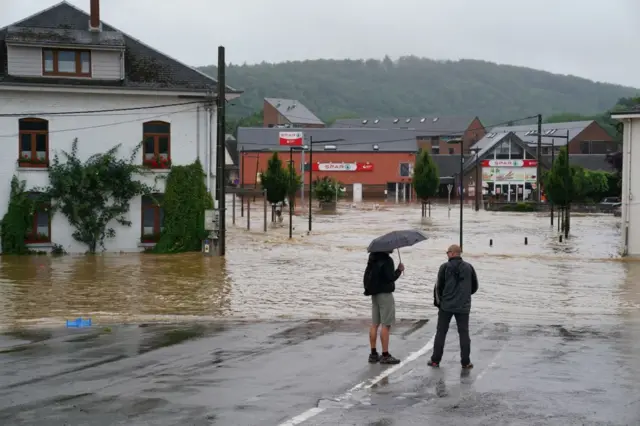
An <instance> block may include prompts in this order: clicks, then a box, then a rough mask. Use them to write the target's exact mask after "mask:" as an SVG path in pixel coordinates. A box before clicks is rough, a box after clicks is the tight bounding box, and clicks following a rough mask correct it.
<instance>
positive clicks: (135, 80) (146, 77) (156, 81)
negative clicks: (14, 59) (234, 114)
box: [0, 1, 241, 93]
mask: <svg viewBox="0 0 640 426" xmlns="http://www.w3.org/2000/svg"><path fill="white" fill-rule="evenodd" d="M88 26H89V15H88V14H87V13H85V12H84V11H82V10H80V9H78V8H76V7H75V6H73V5H71V4H69V3H67V2H66V1H63V2H61V3H58V4H57V5H55V6H53V7H50V8H49V9H45V10H43V11H41V12H40V13H38V14H36V15H33V16H30V17H28V18H26V19H24V20H22V21H19V22H16V23H14V24H12V25H11V27H12V30H11V31H9V28H6V27H5V28H2V29H0V84H3V83H25V84H37V85H44V84H60V85H79V86H100V87H105V86H106V87H126V88H137V89H153V90H181V91H193V92H203V91H206V90H213V91H215V90H216V86H217V81H216V80H215V79H214V78H212V77H209V76H207V75H206V74H204V73H202V72H200V71H198V70H196V69H194V68H192V67H190V66H188V65H185V64H183V63H181V62H179V61H177V60H175V59H173V58H170V57H168V56H167V55H165V54H163V53H160V52H158V51H157V50H155V49H153V48H151V47H149V46H147V45H146V44H144V43H142V42H141V41H139V40H137V39H135V38H133V37H131V36H129V35H127V34H125V33H122V32H121V31H119V30H118V29H116V28H114V27H112V26H110V25H108V24H106V23H104V22H102V30H103V32H107V33H113V32H117V33H119V34H121V35H122V38H123V40H124V45H125V48H126V51H125V70H126V78H125V80H124V81H100V80H95V79H66V78H27V77H14V76H8V75H7V49H6V44H5V39H6V38H7V35H8V33H9V32H11V33H12V34H11V35H10V36H9V39H11V37H17V35H16V31H19V30H16V29H15V28H16V27H17V28H31V29H33V30H34V32H36V33H44V32H46V30H45V29H49V30H55V32H54V33H51V34H52V35H53V34H58V33H60V31H59V30H72V31H73V33H66V32H65V31H62V32H61V33H62V34H73V36H74V37H75V38H76V39H84V38H86V37H89V35H88V33H89V31H88ZM80 33H87V34H86V35H82V36H81V35H80ZM57 37H60V34H58V35H57ZM65 37H66V36H65ZM227 92H230V93H241V91H238V90H236V89H234V88H232V87H229V86H227Z"/></svg>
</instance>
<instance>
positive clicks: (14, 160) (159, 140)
mask: <svg viewBox="0 0 640 426" xmlns="http://www.w3.org/2000/svg"><path fill="white" fill-rule="evenodd" d="M87 2H89V0H87ZM90 8H91V13H90V14H87V13H85V12H83V11H82V10H80V9H78V8H76V7H75V6H72V5H71V4H69V3H67V2H62V3H59V4H57V5H55V6H53V7H51V8H49V9H46V10H43V11H42V12H39V13H37V14H35V15H33V16H30V17H28V18H26V19H24V20H22V21H19V22H16V23H14V24H12V25H10V26H8V27H5V28H2V29H0V142H1V143H2V145H3V146H4V147H5V150H4V153H3V155H2V156H0V217H1V215H4V213H5V212H6V209H7V205H8V201H9V190H10V185H9V182H10V181H11V178H12V176H14V175H16V176H17V177H18V178H19V179H21V180H25V181H26V182H27V188H34V187H39V186H46V184H47V183H48V172H47V164H48V161H49V160H50V159H51V158H53V156H54V154H55V153H56V152H57V151H59V150H69V149H70V148H71V144H72V142H73V140H74V139H75V138H77V139H78V146H79V148H78V152H79V154H80V156H81V157H83V158H87V157H89V156H90V155H92V154H96V153H103V152H105V151H107V150H108V149H109V148H111V147H113V146H115V145H116V144H121V145H122V147H121V149H120V151H119V152H120V154H121V155H122V156H127V157H129V156H130V154H131V152H132V150H133V149H134V148H135V147H136V146H138V145H139V144H140V142H141V141H144V143H143V147H142V149H141V151H140V153H139V156H140V157H139V158H140V163H141V164H142V163H143V162H144V161H145V159H146V160H147V161H148V160H151V159H152V158H156V159H160V160H164V159H170V160H171V164H172V165H181V164H189V163H192V162H193V161H194V160H195V159H196V158H200V159H201V161H202V163H203V165H204V167H205V170H207V169H208V170H209V178H208V179H207V184H208V185H209V187H210V190H211V192H215V191H214V189H215V171H216V167H215V165H216V150H215V141H216V130H217V125H216V121H217V120H216V110H215V102H213V104H212V100H213V99H215V96H216V92H217V82H216V80H215V79H213V78H211V77H209V76H207V75H205V74H203V73H201V72H199V71H197V70H195V69H194V68H191V67H189V66H187V65H184V64H182V63H180V62H178V61H177V60H175V59H172V58H170V57H168V56H166V55H164V54H162V53H160V52H158V51H157V50H155V49H153V48H152V47H149V46H147V45H146V44H144V43H142V42H141V41H139V40H137V39H134V38H133V37H131V36H129V35H127V34H124V33H122V32H121V31H119V30H117V29H115V28H113V27H111V26H109V25H107V24H106V23H103V22H101V21H100V3H99V0H91V1H90ZM240 93H241V92H239V91H237V90H234V89H233V88H230V87H227V88H226V97H227V99H232V98H235V97H237V96H239V95H240ZM210 147H213V150H212V152H211V151H210ZM18 160H20V161H18ZM168 171H169V170H168V169H166V168H165V169H162V168H160V169H157V170H153V172H152V173H151V174H166V173H168ZM141 179H146V180H147V181H148V183H150V184H153V183H154V182H156V185H157V192H158V193H162V192H163V191H164V181H163V180H161V179H160V180H158V179H154V176H146V175H145V176H142V177H141ZM161 218H162V215H161V214H158V212H157V209H156V210H153V208H151V207H149V203H148V202H147V201H146V199H145V200H143V199H142V198H140V199H137V200H132V203H131V211H130V217H129V219H130V220H131V221H132V223H133V224H132V226H131V227H122V226H119V225H117V224H114V227H115V229H116V238H115V239H112V240H109V241H108V242H107V246H106V248H107V250H108V251H125V252H131V251H139V250H141V247H142V246H143V244H142V243H141V240H142V235H146V234H149V233H156V232H158V231H159V229H160V228H161V227H162V223H161ZM32 228H33V229H32V235H31V236H30V237H29V239H28V241H29V242H33V243H34V244H31V245H32V246H33V247H34V248H38V249H46V248H47V247H50V246H51V245H52V244H53V243H56V244H60V245H62V246H63V247H64V248H65V249H66V250H67V251H68V252H71V253H77V252H84V251H86V247H85V246H83V245H82V244H80V243H78V242H76V241H75V240H74V239H73V238H72V236H71V234H72V231H73V230H72V228H71V226H70V225H69V224H68V222H67V220H66V218H65V217H64V216H63V215H62V214H56V215H53V217H51V218H50V217H49V215H48V213H47V212H38V214H36V215H35V218H34V225H33V227H32Z"/></svg>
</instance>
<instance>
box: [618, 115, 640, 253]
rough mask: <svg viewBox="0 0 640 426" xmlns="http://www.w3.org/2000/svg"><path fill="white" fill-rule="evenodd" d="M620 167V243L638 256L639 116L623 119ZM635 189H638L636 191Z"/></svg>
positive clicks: (639, 249) (627, 250)
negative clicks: (621, 165)
mask: <svg viewBox="0 0 640 426" xmlns="http://www.w3.org/2000/svg"><path fill="white" fill-rule="evenodd" d="M623 122H624V133H623V143H622V152H623V160H622V161H623V162H622V164H623V167H622V227H621V231H622V232H621V234H622V244H623V246H625V245H626V254H627V255H629V256H633V257H639V256H640V116H637V117H635V118H628V119H624V120H623ZM636 189H637V190H638V191H636Z"/></svg>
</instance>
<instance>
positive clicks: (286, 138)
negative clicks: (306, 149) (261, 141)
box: [279, 132, 304, 146]
mask: <svg viewBox="0 0 640 426" xmlns="http://www.w3.org/2000/svg"><path fill="white" fill-rule="evenodd" d="M279 136H280V145H285V146H302V145H303V143H304V135H303V134H302V132H280V135H279Z"/></svg>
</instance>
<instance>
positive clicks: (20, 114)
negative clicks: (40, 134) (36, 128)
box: [0, 101, 204, 117]
mask: <svg viewBox="0 0 640 426" xmlns="http://www.w3.org/2000/svg"><path fill="white" fill-rule="evenodd" d="M201 103H204V102H203V101H190V102H181V103H173V104H164V105H152V106H139V107H128V108H110V109H96V110H84V111H50V112H21V113H10V114H2V113H0V117H29V116H51V115H71V116H73V115H87V114H99V113H105V112H118V111H138V110H148V109H158V108H168V107H173V106H182V105H193V104H201Z"/></svg>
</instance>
